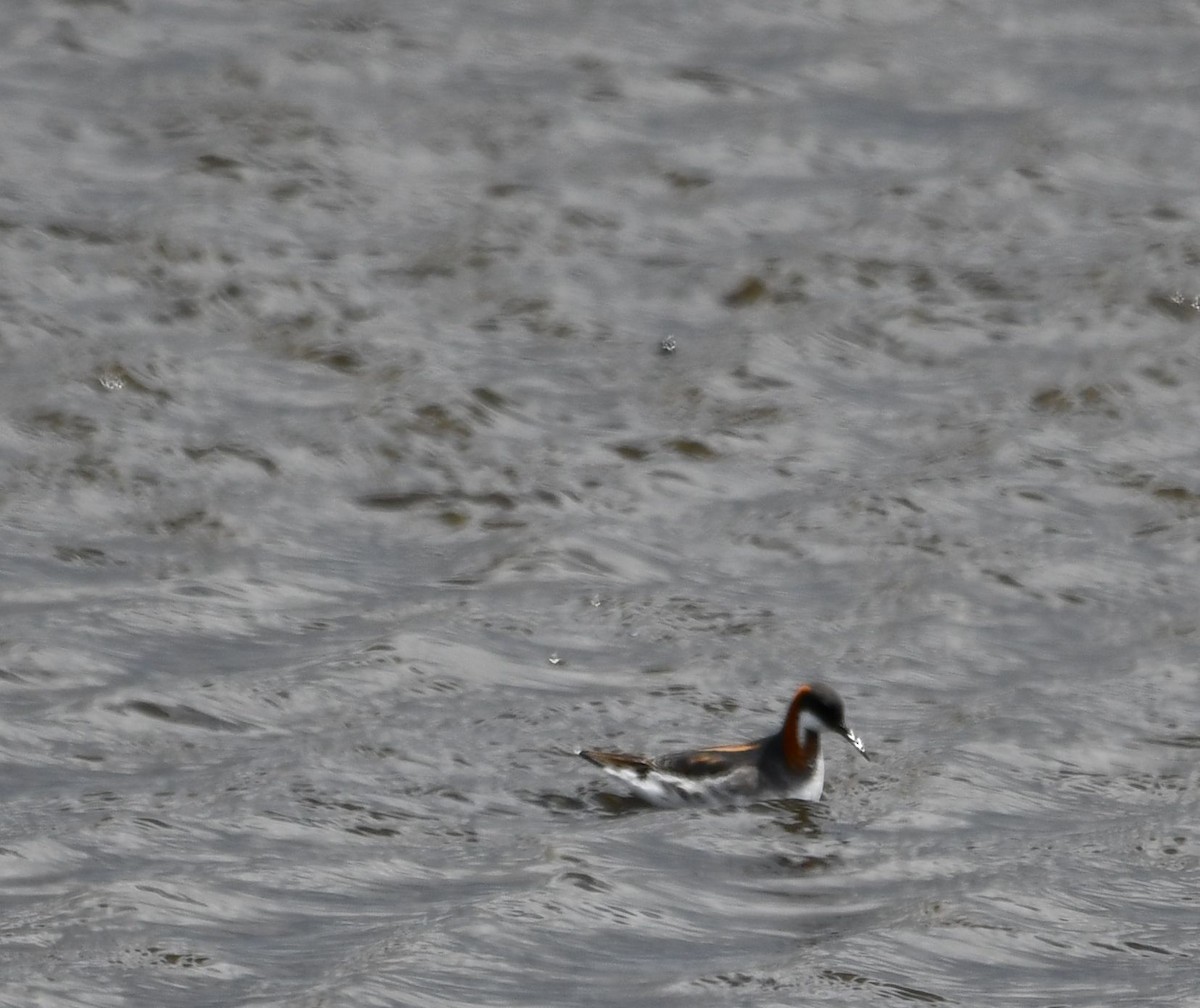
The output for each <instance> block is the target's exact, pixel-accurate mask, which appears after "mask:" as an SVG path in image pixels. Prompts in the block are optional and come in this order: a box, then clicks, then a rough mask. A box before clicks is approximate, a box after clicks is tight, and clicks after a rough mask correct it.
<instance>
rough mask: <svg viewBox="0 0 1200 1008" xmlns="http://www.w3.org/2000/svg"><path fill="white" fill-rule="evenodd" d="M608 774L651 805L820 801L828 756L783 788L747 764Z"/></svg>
mask: <svg viewBox="0 0 1200 1008" xmlns="http://www.w3.org/2000/svg"><path fill="white" fill-rule="evenodd" d="M601 769H603V770H604V772H605V773H607V774H611V775H612V776H613V777H616V778H617V779H618V780H620V781H621V782H622V783H623V784H624V785H625V786H626V787H627V788H629V790H630V791H632V792H633V793H634V794H635V795H637V796H638V797H639V798H643V799H645V800H646V801H648V802H650V803H651V804H652V805H658V806H660V807H662V808H679V807H680V806H682V805H697V804H708V805H732V804H739V803H742V804H744V803H746V802H752V801H762V800H763V799H766V798H798V799H799V800H800V801H817V800H818V799H819V798H820V797H821V792H822V790H824V787H825V758H824V757H823V756H821V755H818V756H817V759H816V762H815V763H814V764H813V768H812V769H813V772H812V775H811V776H810V777H808V778H806V779H805V780H804V781H803V782H801V783H800V784H798V785H796V786H794V787H791V788H787V789H785V790H780V789H778V788H772V787H769V786H765V785H764V784H763V782H762V780H761V779H760V778H759V774H758V770H757V769H756V768H753V767H747V768H746V769H744V770H737V771H735V772H734V773H732V774H729V775H727V776H724V777H704V778H701V779H694V778H691V777H680V776H679V775H677V774H669V773H664V772H662V771H659V770H651V771H650V772H649V773H647V774H638V773H635V772H634V771H633V770H630V769H628V768H626V767H602V768H601Z"/></svg>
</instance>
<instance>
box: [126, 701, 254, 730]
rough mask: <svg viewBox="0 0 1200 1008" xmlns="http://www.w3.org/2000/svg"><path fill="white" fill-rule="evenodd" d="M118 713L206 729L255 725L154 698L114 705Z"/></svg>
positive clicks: (245, 727)
mask: <svg viewBox="0 0 1200 1008" xmlns="http://www.w3.org/2000/svg"><path fill="white" fill-rule="evenodd" d="M112 710H114V711H117V712H118V713H129V714H139V715H141V716H142V717H145V718H150V719H151V720H153V721H167V722H170V723H172V724H177V725H181V726H183V727H187V728H202V729H204V730H205V731H217V732H244V731H248V730H250V729H251V728H252V727H253V726H252V725H251V724H250V723H248V722H243V721H235V720H231V719H229V718H222V717H217V716H216V715H214V714H208V713H206V712H205V711H202V710H199V709H197V708H195V707H191V706H189V705H187V704H162V703H158V702H156V701H153V700H128V701H126V702H124V703H122V704H118V705H115V706H113V707H112Z"/></svg>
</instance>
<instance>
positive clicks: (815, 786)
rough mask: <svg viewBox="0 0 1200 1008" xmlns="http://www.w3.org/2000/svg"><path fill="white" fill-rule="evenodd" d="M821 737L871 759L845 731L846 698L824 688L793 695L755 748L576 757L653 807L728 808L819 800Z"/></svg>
mask: <svg viewBox="0 0 1200 1008" xmlns="http://www.w3.org/2000/svg"><path fill="white" fill-rule="evenodd" d="M823 731H831V732H833V733H834V734H836V735H840V736H841V737H842V738H844V739H845V740H846V741H847V742H849V743H850V744H851V745H852V746H854V748H855V749H857V750H858V751H859V752H860V753H862V755H863V757H864V758H865V759H868V760H869V759H870V758H871V757H870V756H869V755H867V750H866V748H865V747H864V746H863V743H862V739H860V738H859V737H858V736H857V735H855V734H854V732H852V731H851V730H850V729H849V728H848V727H847V726H846V709H845V705H844V704H843V703H842V698H841V697H840V696H838V694H837V692H836V691H835V690H834V689H833V688H832V687H830V686H826V685H824V684H823V683H809V684H807V685H805V686H801V687H800V688H799V689H798V690H796V695H795V696H794V697H792V702H791V703H790V704H789V705H788V709H787V715H786V716H785V717H784V719H783V725H782V727H780V729H779V731H777V732H775V734H774V735H768V736H766V737H765V738H760V739H758V740H757V741H754V742H744V743H741V744H738V745H719V746H710V747H709V748H706V749H691V750H687V751H685V752H676V753H670V754H668V755H666V756H660V757H657V758H648V757H644V756H631V755H629V754H628V753H620V752H602V751H600V750H597V749H580V750H578V755H580V756H582V757H583V758H584V759H585V760H587V761H588V762H589V763H593V764H595V765H596V766H598V767H599V768H600V769H601V770H603V771H605V773H609V774H611V775H612V776H614V777H616V778H618V779H619V780H621V781H622V782H623V783H624V784H625V786H626V787H628V788H629V789H630V790H631V791H633V793H634V794H636V795H638V796H639V797H641V798H644V799H645V800H646V801H648V802H650V803H651V804H653V805H661V806H664V807H672V806H679V805H686V804H689V803H692V802H709V803H720V804H725V803H730V802H737V801H748V800H750V801H753V800H757V799H761V798H799V799H801V800H803V801H816V800H817V799H819V798H820V797H821V791H822V790H823V789H824V786H825V759H824V757H823V756H822V755H821V732H823Z"/></svg>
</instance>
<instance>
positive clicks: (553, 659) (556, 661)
mask: <svg viewBox="0 0 1200 1008" xmlns="http://www.w3.org/2000/svg"><path fill="white" fill-rule="evenodd" d="M546 661H548V662H549V663H550V664H551V665H561V664H562V659H561V658H560V657H559V656H558V652H557V651H551V652H550V657H549V658H547V659H546Z"/></svg>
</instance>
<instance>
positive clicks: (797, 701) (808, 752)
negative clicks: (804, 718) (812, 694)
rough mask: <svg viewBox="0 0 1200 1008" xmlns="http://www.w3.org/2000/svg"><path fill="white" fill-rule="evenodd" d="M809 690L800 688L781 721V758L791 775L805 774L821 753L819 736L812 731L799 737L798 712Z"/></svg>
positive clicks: (804, 687)
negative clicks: (785, 762)
mask: <svg viewBox="0 0 1200 1008" xmlns="http://www.w3.org/2000/svg"><path fill="white" fill-rule="evenodd" d="M808 693H809V688H808V687H807V686H801V687H800V688H799V689H798V690H796V695H795V696H794V697H792V702H791V705H790V706H789V707H788V712H787V717H786V718H785V719H784V721H783V758H784V759H785V760H786V761H787V765H788V769H789V770H791V771H792V773H797V774H799V773H805V772H807V771H808V769H809V768H810V767H811V766H812V765H813V762H814V761H815V760H816V758H817V755H818V753H820V751H821V736H820V735H819V734H818V733H817V732H814V731H805V733H804V738H803V739H802V738H801V737H800V711H801V708H803V706H804V698H805V697H806V696H807V695H808Z"/></svg>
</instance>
